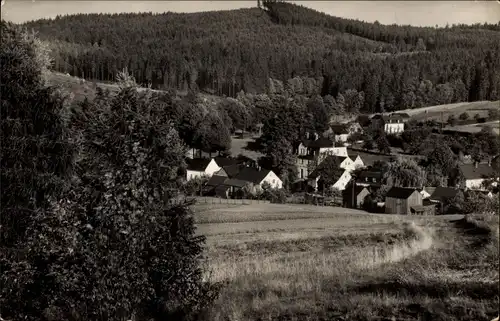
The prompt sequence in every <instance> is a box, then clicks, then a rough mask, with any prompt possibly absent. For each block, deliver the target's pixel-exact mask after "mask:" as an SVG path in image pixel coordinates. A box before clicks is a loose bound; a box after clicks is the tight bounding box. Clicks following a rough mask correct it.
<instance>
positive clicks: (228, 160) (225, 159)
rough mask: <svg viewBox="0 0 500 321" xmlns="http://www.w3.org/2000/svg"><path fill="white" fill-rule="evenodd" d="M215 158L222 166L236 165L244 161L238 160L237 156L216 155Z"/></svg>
mask: <svg viewBox="0 0 500 321" xmlns="http://www.w3.org/2000/svg"><path fill="white" fill-rule="evenodd" d="M214 160H215V162H216V163H217V165H219V166H220V167H224V166H230V165H236V164H241V163H242V161H238V160H237V159H235V158H228V157H222V156H217V157H214Z"/></svg>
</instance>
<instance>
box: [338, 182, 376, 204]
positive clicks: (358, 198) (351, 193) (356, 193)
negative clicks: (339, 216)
mask: <svg viewBox="0 0 500 321" xmlns="http://www.w3.org/2000/svg"><path fill="white" fill-rule="evenodd" d="M368 195H370V191H369V190H368V188H366V187H365V186H360V185H356V184H349V185H347V186H346V188H345V189H344V190H343V191H342V203H343V205H344V207H348V208H362V207H363V203H364V201H365V198H366V197H367V196H368Z"/></svg>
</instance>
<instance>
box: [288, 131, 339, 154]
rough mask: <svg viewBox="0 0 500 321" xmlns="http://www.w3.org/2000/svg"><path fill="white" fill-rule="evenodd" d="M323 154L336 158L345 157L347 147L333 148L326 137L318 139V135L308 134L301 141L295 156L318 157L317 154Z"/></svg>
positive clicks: (331, 142) (330, 141)
mask: <svg viewBox="0 0 500 321" xmlns="http://www.w3.org/2000/svg"><path fill="white" fill-rule="evenodd" d="M310 138H311V139H310ZM324 153H328V154H331V155H337V156H347V147H344V146H335V142H334V141H333V140H331V139H329V138H327V137H319V135H318V134H313V135H309V134H308V135H307V138H306V139H304V140H302V142H301V143H300V144H299V146H298V149H297V154H298V155H299V156H301V155H302V156H304V155H314V156H318V155H319V154H324Z"/></svg>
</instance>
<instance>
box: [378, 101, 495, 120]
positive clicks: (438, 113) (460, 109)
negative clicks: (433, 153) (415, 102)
mask: <svg viewBox="0 0 500 321" xmlns="http://www.w3.org/2000/svg"><path fill="white" fill-rule="evenodd" d="M499 107H500V101H498V100H497V101H474V102H461V103H454V104H446V105H436V106H429V107H422V108H414V109H404V110H398V112H400V113H407V114H408V115H410V116H411V118H412V119H415V120H417V121H425V120H436V121H441V117H443V120H444V121H446V120H447V119H448V117H449V116H450V115H454V116H455V117H456V118H457V119H458V116H460V114H461V113H464V112H466V113H467V114H469V117H470V118H473V117H474V115H475V114H479V116H480V117H486V116H488V110H490V109H498V108H499ZM385 114H390V113H385Z"/></svg>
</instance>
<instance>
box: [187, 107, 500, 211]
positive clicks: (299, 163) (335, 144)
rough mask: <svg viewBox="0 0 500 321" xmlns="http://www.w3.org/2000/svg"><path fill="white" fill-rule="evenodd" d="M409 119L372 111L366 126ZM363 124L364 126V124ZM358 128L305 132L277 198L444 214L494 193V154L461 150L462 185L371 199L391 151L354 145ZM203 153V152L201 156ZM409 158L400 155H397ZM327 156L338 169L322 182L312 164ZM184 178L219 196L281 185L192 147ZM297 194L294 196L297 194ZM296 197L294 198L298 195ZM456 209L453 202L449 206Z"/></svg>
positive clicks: (393, 190) (268, 172)
mask: <svg viewBox="0 0 500 321" xmlns="http://www.w3.org/2000/svg"><path fill="white" fill-rule="evenodd" d="M409 120H410V116H409V115H408V114H406V113H391V114H389V115H381V114H376V115H374V116H372V117H371V121H370V124H369V125H368V126H369V128H370V129H374V128H375V129H377V128H380V129H383V131H384V132H385V133H386V134H390V135H396V136H398V135H401V134H402V133H403V132H404V131H405V124H407V122H408V121H409ZM365 128H366V127H365ZM362 134H363V127H362V126H361V125H360V123H359V122H357V121H350V122H346V123H338V122H334V123H332V124H331V125H330V126H329V128H328V129H327V130H326V131H325V132H323V133H320V134H318V133H316V132H306V133H305V135H304V137H303V139H302V141H301V142H300V143H299V144H298V145H297V146H294V147H295V148H294V149H293V153H294V155H295V157H296V169H297V174H298V179H297V180H296V181H295V182H294V183H293V186H294V192H293V193H288V194H292V195H290V197H287V198H286V200H285V199H282V200H281V201H280V202H295V203H296V202H301V203H311V204H316V205H331V206H343V207H346V208H355V209H364V210H367V211H369V212H374V213H386V214H407V215H435V214H444V213H445V212H444V208H445V205H447V206H449V205H450V203H452V202H453V200H454V199H456V197H457V195H458V194H462V195H465V196H466V195H467V194H468V193H475V194H479V195H481V196H483V197H487V198H489V199H494V197H498V188H496V187H497V182H498V179H499V174H498V169H495V168H494V166H492V164H497V163H498V155H497V156H495V157H492V158H489V159H487V160H484V161H482V162H477V161H474V160H472V159H471V157H470V155H462V157H461V159H460V164H459V169H460V172H461V173H462V174H463V177H464V182H463V184H462V185H463V186H459V185H458V184H457V186H427V185H426V186H408V187H400V186H389V188H390V189H388V190H386V191H385V195H384V197H383V198H382V199H378V200H375V197H374V195H377V192H378V190H379V189H380V188H381V186H382V184H383V182H382V180H383V176H384V172H383V164H384V163H386V162H388V161H389V160H390V159H394V158H395V156H394V155H393V156H389V157H388V156H387V154H382V153H375V152H367V151H366V150H363V149H360V148H359V147H354V146H361V145H362V144H363V141H362V140H357V141H352V139H351V138H352V137H361V135H362ZM202 156H203V157H202ZM401 156H403V157H408V155H400V156H399V157H401ZM329 161H332V162H333V163H335V164H336V165H337V166H338V168H337V171H335V175H336V176H335V177H334V178H333V181H331V180H330V181H331V182H330V184H329V185H328V186H326V185H325V182H324V180H323V179H322V177H321V175H320V172H319V171H318V170H317V168H319V167H321V166H322V164H324V163H325V162H329ZM187 164H188V165H187V172H186V181H193V180H198V181H199V182H198V184H200V185H202V187H201V188H200V189H196V190H195V195H198V196H212V197H216V198H222V199H244V198H248V199H259V198H265V197H266V196H262V195H264V194H263V191H266V190H270V189H274V190H279V189H282V188H283V187H284V185H283V182H282V180H281V179H280V178H279V177H278V175H276V173H274V172H273V170H272V169H265V168H262V167H260V166H259V165H257V160H254V159H251V158H248V157H244V156H242V155H239V157H231V156H216V157H213V158H209V155H208V153H204V152H203V151H200V150H196V149H191V150H189V151H188V153H187ZM297 196H298V197H297ZM297 198H299V200H297ZM452 208H456V207H452Z"/></svg>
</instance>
